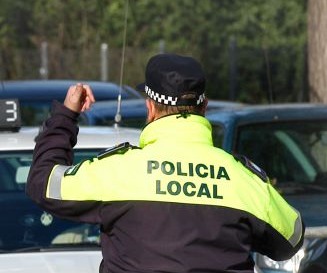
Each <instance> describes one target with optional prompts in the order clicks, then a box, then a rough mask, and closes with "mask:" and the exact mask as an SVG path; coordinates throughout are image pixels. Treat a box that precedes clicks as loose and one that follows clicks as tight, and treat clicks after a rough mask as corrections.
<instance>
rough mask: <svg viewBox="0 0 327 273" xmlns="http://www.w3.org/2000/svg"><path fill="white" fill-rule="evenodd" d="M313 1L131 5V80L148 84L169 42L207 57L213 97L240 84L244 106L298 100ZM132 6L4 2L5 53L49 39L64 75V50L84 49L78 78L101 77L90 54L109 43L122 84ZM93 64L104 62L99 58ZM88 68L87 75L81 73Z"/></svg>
mask: <svg viewBox="0 0 327 273" xmlns="http://www.w3.org/2000/svg"><path fill="white" fill-rule="evenodd" d="M306 1H307V0H287V1H285V0H270V1H262V0H246V1H244V0H201V1H200V0H164V1H159V0H129V12H128V24H127V48H128V49H129V51H128V52H129V53H128V54H127V60H126V63H127V67H126V71H127V74H126V76H125V79H124V81H125V83H126V84H130V85H134V84H135V83H137V82H139V81H142V80H143V79H142V73H143V71H142V70H143V69H144V66H145V63H146V61H147V59H148V58H149V57H150V56H151V55H152V54H154V53H156V52H158V48H159V42H160V41H161V40H163V41H165V50H166V51H167V52H175V53H182V54H188V55H192V56H194V57H196V58H197V59H199V60H200V62H201V63H202V64H203V66H204V68H205V70H206V72H207V76H208V94H209V97H212V98H216V99H228V98H229V97H230V94H229V92H230V88H231V80H233V81H234V84H235V85H236V99H238V100H241V101H246V102H266V101H267V100H269V98H270V97H272V98H273V99H275V100H276V101H290V100H296V99H297V98H299V95H298V94H299V92H304V89H305V85H304V82H305V81H304V80H303V77H304V75H305V59H306V55H305V45H306V39H307V35H306ZM125 4H126V1H125V0H65V1H64V0H34V1H25V0H15V1H9V0H1V1H0V47H1V50H2V53H3V52H9V51H10V50H12V49H13V48H31V47H32V48H33V47H34V48H38V47H39V45H40V43H41V42H42V41H47V42H48V43H49V47H50V50H51V51H52V52H57V53H56V54H57V55H55V56H56V57H53V61H54V62H56V61H57V66H58V69H57V71H60V70H62V69H61V68H60V67H61V65H62V64H60V62H59V59H60V57H58V56H59V55H60V53H61V52H62V51H63V50H76V51H77V52H78V54H77V56H76V58H74V57H72V58H71V60H72V62H74V63H73V64H67V66H72V67H74V70H73V71H75V72H76V74H72V75H71V76H72V77H74V76H75V77H78V76H81V75H85V74H86V73H89V75H90V76H92V75H94V76H95V75H96V73H95V72H94V71H95V69H94V67H93V68H91V67H90V65H91V63H92V61H91V59H90V58H91V56H90V52H95V50H96V49H98V48H99V46H100V44H101V43H108V44H109V47H110V48H111V49H112V51H111V52H114V56H111V57H110V58H111V60H113V62H114V71H111V72H110V73H111V75H115V76H114V77H115V79H117V77H118V71H119V66H120V56H121V54H120V49H121V47H122V44H123V33H124V27H125V25H124V17H125V7H126V5H125ZM231 41H235V44H236V49H235V50H234V51H232V50H231ZM117 50H118V51H117ZM2 55H3V54H2ZM65 59H68V58H65ZM93 59H95V60H96V61H98V56H94V55H93ZM232 59H235V63H234V64H233V65H234V72H235V75H236V76H235V77H234V78H230V76H231V74H230V73H231V72H230V69H231V61H232ZM81 60H83V61H81ZM65 61H67V60H65ZM62 62H63V61H62V60H61V63H62ZM85 63H87V64H88V65H85ZM74 65H76V67H75V66H74ZM82 70H84V72H83V73H84V74H83V73H82V72H80V74H78V72H79V71H82ZM66 74H67V73H66ZM7 75H8V77H9V76H10V73H9V74H8V73H7ZM12 75H13V73H12ZM269 92H271V93H269Z"/></svg>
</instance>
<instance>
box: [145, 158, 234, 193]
mask: <svg viewBox="0 0 327 273" xmlns="http://www.w3.org/2000/svg"><path fill="white" fill-rule="evenodd" d="M158 171H159V172H161V173H162V174H164V175H177V176H184V177H185V176H187V177H194V176H196V177H200V178H210V179H218V180H220V179H223V180H230V178H229V175H228V173H227V170H226V168H225V167H223V166H218V167H217V166H214V165H208V166H207V165H205V164H203V163H199V164H194V163H183V164H182V162H176V163H173V162H170V161H162V162H159V161H156V160H149V161H148V164H147V173H148V174H155V173H157V172H158ZM155 182H156V194H163V195H165V194H169V195H173V196H176V195H180V194H183V195H185V196H188V197H193V196H196V197H207V198H215V199H222V198H223V196H222V195H219V194H218V185H217V184H210V185H208V184H207V183H194V182H192V181H187V182H183V183H181V182H178V181H175V180H172V181H169V182H168V183H162V181H161V180H160V179H156V181H155Z"/></svg>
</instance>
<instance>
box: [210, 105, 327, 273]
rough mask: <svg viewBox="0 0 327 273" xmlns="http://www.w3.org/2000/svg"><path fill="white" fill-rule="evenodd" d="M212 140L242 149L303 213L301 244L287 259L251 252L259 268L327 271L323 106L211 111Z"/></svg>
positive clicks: (283, 272)
mask: <svg viewBox="0 0 327 273" xmlns="http://www.w3.org/2000/svg"><path fill="white" fill-rule="evenodd" d="M207 118H208V119H209V120H210V122H211V123H212V125H213V137H214V144H215V145H216V146H218V147H221V148H223V149H224V150H226V151H227V152H230V153H232V154H243V155H245V156H247V157H248V158H249V159H250V160H251V161H253V162H254V163H255V164H256V165H258V166H259V167H261V168H262V169H264V170H265V171H266V173H267V175H268V176H269V177H270V182H271V183H272V184H273V185H274V186H275V187H276V188H277V190H278V191H279V192H280V193H281V194H282V195H283V196H284V198H285V199H286V200H287V201H288V202H289V203H290V204H291V205H292V206H293V207H295V208H296V209H297V210H299V211H300V212H301V214H302V217H303V220H304V223H305V225H306V227H307V228H306V238H305V242H304V246H303V248H302V249H301V250H300V251H299V252H298V253H297V254H296V255H295V256H294V257H293V258H291V259H290V260H287V261H280V262H277V261H273V260H271V259H269V258H268V257H266V256H262V255H260V254H256V253H254V260H255V263H256V265H257V270H258V272H264V273H287V272H301V273H318V272H319V273H326V272H327V106H326V105H317V104H309V103H307V104H296V103H294V104H278V105H261V106H243V107H239V108H237V109H235V108H234V109H222V110H219V111H217V112H211V113H209V114H208V115H207Z"/></svg>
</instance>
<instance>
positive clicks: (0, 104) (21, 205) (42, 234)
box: [0, 100, 140, 273]
mask: <svg viewBox="0 0 327 273" xmlns="http://www.w3.org/2000/svg"><path fill="white" fill-rule="evenodd" d="M7 102H8V101H7ZM9 102H10V103H9V104H6V103H5V102H4V101H3V100H0V215H1V221H0V273H1V272H6V273H10V272H15V273H19V272H24V273H50V272H51V273H54V272H55V273H59V272H60V273H75V272H76V273H96V272H98V271H99V265H100V261H101V259H102V256H101V250H100V247H99V228H98V226H96V225H89V224H81V223H76V222H71V221H66V220H62V219H59V218H56V217H54V216H53V215H51V214H49V213H47V212H46V211H44V210H42V209H41V208H39V207H38V206H37V205H36V204H35V203H34V202H33V201H32V200H31V199H30V198H29V197H28V196H27V195H26V194H25V184H26V180H27V175H28V171H29V167H30V165H31V163H32V153H33V149H34V146H35V142H34V139H35V137H36V136H37V134H38V132H39V128H35V127H30V128H28V127H26V128H20V129H18V128H17V125H19V122H18V121H19V115H18V114H17V113H18V112H19V111H18V109H17V107H16V101H15V100H9ZM139 135H140V130H136V129H128V128H119V127H118V128H116V127H87V128H80V132H79V135H78V143H77V145H76V147H75V152H74V153H75V161H76V162H79V161H81V160H83V159H85V158H91V157H94V156H96V155H97V154H98V152H100V151H101V150H103V149H105V148H108V147H112V146H114V145H117V144H119V143H122V142H129V143H131V144H133V145H138V141H139Z"/></svg>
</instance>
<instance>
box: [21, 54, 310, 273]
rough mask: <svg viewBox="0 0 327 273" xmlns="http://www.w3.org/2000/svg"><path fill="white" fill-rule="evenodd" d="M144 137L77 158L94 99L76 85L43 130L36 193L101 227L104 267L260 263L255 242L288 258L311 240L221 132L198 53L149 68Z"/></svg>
mask: <svg viewBox="0 0 327 273" xmlns="http://www.w3.org/2000/svg"><path fill="white" fill-rule="evenodd" d="M145 78H146V80H145V84H141V85H139V86H138V88H139V89H140V90H141V91H144V92H145V93H146V95H147V99H146V106H147V110H148V117H147V122H148V124H147V126H146V127H145V128H144V129H143V131H142V133H141V136H140V148H136V147H133V146H130V145H126V144H124V145H121V146H117V147H115V148H114V149H109V150H108V151H105V152H103V153H101V154H99V156H98V157H96V158H93V159H92V160H88V161H84V162H82V163H79V164H77V165H75V166H71V164H72V159H73V152H72V149H73V147H74V145H75V144H76V141H77V133H78V127H77V125H76V123H77V117H78V115H79V113H80V112H81V111H85V110H87V109H88V108H89V107H90V106H91V104H92V103H93V102H94V98H93V95H92V91H91V89H90V87H89V86H87V85H82V84H78V85H77V86H72V87H71V88H70V89H69V90H68V92H67V96H66V99H65V101H64V104H63V105H62V104H59V103H58V102H54V105H53V109H52V116H51V117H50V118H49V119H48V120H47V121H46V122H45V125H44V130H43V132H42V133H41V134H40V135H39V136H38V138H37V142H36V147H35V151H34V159H33V164H32V167H31V170H30V173H29V178H28V184H27V194H28V195H30V196H31V198H32V199H34V200H35V201H36V202H37V203H38V204H39V205H40V206H42V207H43V208H44V209H46V210H48V211H49V212H52V213H54V214H56V215H58V216H61V217H64V218H67V219H72V220H77V221H83V222H88V223H98V224H100V226H101V246H102V253H103V261H102V263H101V266H100V271H101V272H110V273H121V272H176V273H177V272H178V273H182V272H199V273H204V272H239V273H241V272H247V273H248V272H253V270H254V262H253V260H252V258H251V252H253V251H254V252H260V253H262V254H264V255H267V256H269V257H270V258H272V259H275V260H283V259H288V258H290V257H291V256H292V255H294V254H295V253H296V252H297V251H298V250H299V248H300V247H301V245H302V242H303V233H304V226H303V223H302V221H301V216H300V214H299V213H298V212H297V211H296V210H294V209H293V208H292V207H291V206H290V205H288V203H287V202H286V201H285V200H284V199H283V198H282V197H281V196H280V195H279V194H278V193H277V192H276V190H275V189H274V188H273V186H272V185H271V184H270V183H269V180H268V178H267V177H266V175H265V173H264V172H263V171H262V170H260V169H259V168H257V167H256V166H255V165H253V164H252V163H251V162H250V161H249V160H247V159H246V158H245V157H233V156H232V155H230V154H228V153H226V152H224V151H223V150H221V149H219V148H215V147H214V146H213V143H212V137H211V126H210V124H209V122H208V120H207V119H205V118H204V114H205V109H206V105H207V99H206V97H205V93H204V90H205V76H204V73H203V71H202V68H201V66H200V64H199V63H198V62H197V61H195V60H194V59H193V58H191V57H185V56H179V55H173V54H159V55H156V56H154V57H152V58H151V59H150V60H149V62H148V65H147V67H146V73H145Z"/></svg>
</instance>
